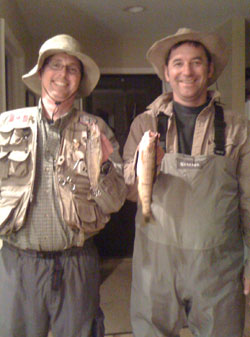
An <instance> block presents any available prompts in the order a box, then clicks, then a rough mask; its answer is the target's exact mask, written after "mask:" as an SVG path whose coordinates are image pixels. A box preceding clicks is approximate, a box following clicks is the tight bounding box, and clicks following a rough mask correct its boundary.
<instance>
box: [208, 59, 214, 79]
mask: <svg viewBox="0 0 250 337" xmlns="http://www.w3.org/2000/svg"><path fill="white" fill-rule="evenodd" d="M213 74H214V64H213V62H211V63H210V64H209V65H208V78H211V77H212V76H213Z"/></svg>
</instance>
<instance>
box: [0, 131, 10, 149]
mask: <svg viewBox="0 0 250 337" xmlns="http://www.w3.org/2000/svg"><path fill="white" fill-rule="evenodd" d="M11 135H12V132H2V131H0V146H4V145H8V144H9V143H10V138H11Z"/></svg>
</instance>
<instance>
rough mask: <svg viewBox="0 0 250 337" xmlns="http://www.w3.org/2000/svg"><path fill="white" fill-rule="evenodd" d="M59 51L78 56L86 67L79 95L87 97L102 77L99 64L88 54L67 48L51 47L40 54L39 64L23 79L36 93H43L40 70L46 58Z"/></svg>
mask: <svg viewBox="0 0 250 337" xmlns="http://www.w3.org/2000/svg"><path fill="white" fill-rule="evenodd" d="M58 53H66V54H69V55H71V56H75V57H76V58H78V59H79V60H80V61H81V62H82V64H83V67H84V75H83V79H82V81H81V83H80V87H79V89H78V96H83V97H86V96H88V95H90V93H91V92H92V91H93V90H94V88H95V87H96V85H97V83H98V81H99V79H100V70H99V67H98V66H97V64H96V63H95V62H94V60H93V59H91V58H90V57H89V56H88V55H86V54H83V53H79V52H72V51H70V50H67V49H63V50H62V49H61V48H60V49H50V50H48V51H46V52H44V53H43V54H42V55H41V56H39V58H38V61H37V64H36V65H35V67H34V68H32V69H31V70H30V71H29V72H28V73H27V74H25V75H23V76H22V80H23V82H24V84H25V85H26V86H27V87H28V88H29V89H30V90H31V91H33V92H34V93H35V94H37V95H39V96H40V95H41V81H40V77H39V70H40V69H41V67H42V65H43V63H44V61H45V59H46V58H47V57H49V56H51V55H55V54H58Z"/></svg>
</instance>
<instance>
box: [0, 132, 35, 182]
mask: <svg viewBox="0 0 250 337" xmlns="http://www.w3.org/2000/svg"><path fill="white" fill-rule="evenodd" d="M31 137H32V136H31V129H30V128H25V129H13V130H11V131H9V130H8V132H5V131H3V130H2V129H0V179H7V178H8V177H25V176H26V175H27V173H28V165H29V158H30V148H29V145H30V143H31Z"/></svg>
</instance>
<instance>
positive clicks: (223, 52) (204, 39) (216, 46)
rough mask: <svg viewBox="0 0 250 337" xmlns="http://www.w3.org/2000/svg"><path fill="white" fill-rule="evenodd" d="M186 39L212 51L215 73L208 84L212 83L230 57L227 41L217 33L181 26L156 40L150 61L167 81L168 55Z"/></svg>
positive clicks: (148, 57) (160, 76)
mask: <svg viewBox="0 0 250 337" xmlns="http://www.w3.org/2000/svg"><path fill="white" fill-rule="evenodd" d="M186 40H188V41H197V42H200V43H202V44H203V45H204V46H205V47H206V48H207V49H208V51H209V52H210V54H211V57H212V62H213V64H214V73H213V75H212V77H211V78H210V79H208V86H210V85H212V84H213V83H214V82H216V80H217V79H218V77H219V76H220V75H221V73H222V71H223V70H224V68H225V66H226V64H227V62H228V58H229V51H228V48H227V46H226V43H225V41H224V40H223V39H222V38H221V37H220V36H219V35H218V34H217V33H200V32H195V31H191V30H190V29H188V28H181V29H179V30H178V31H177V33H176V34H174V35H170V36H167V37H165V38H163V39H161V40H159V41H156V42H155V43H154V44H153V45H152V46H151V47H150V49H149V50H148V52H147V59H148V61H149V62H150V63H151V64H152V66H153V68H154V70H155V72H156V73H157V75H158V76H159V78H160V79H161V80H163V81H166V80H165V73H164V68H165V64H166V57H167V55H168V53H169V51H170V49H171V48H172V47H173V46H174V45H175V44H177V43H178V42H181V41H186Z"/></svg>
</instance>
